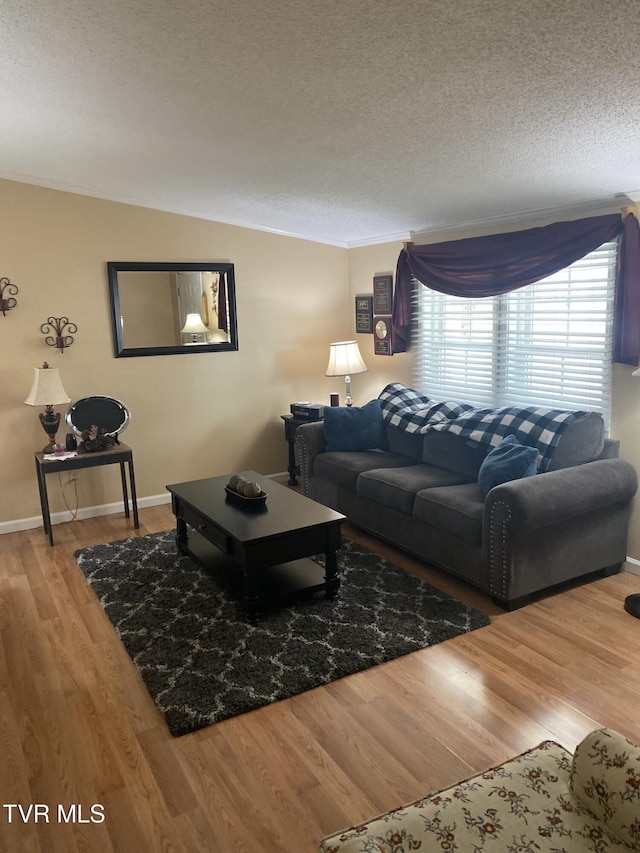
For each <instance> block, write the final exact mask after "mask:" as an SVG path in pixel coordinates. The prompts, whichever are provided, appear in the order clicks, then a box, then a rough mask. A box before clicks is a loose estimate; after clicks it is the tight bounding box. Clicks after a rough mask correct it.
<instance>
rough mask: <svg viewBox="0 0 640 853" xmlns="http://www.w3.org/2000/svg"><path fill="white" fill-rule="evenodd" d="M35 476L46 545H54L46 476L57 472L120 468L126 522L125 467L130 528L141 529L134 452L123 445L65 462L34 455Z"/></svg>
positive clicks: (78, 456) (71, 458) (83, 453)
mask: <svg viewBox="0 0 640 853" xmlns="http://www.w3.org/2000/svg"><path fill="white" fill-rule="evenodd" d="M35 457H36V474H37V477H38V491H39V493H40V507H41V509H42V522H43V524H44V532H45V533H46V534H47V535H48V536H49V544H50V545H53V525H52V524H51V515H50V513H49V497H48V495H47V474H54V473H57V472H58V471H75V470H78V469H79V468H97V467H99V466H101V465H114V464H116V463H118V464H119V465H120V476H121V479H122V497H123V500H124V514H125V516H126V518H129V495H128V490H127V476H126V469H125V466H127V467H128V469H129V484H130V486H131V506H132V507H133V524H134V527H135V528H136V530H137V529H138V528H139V527H140V524H139V522H138V500H137V497H136V481H135V476H134V473H133V451H132V450H131V448H130V447H127V445H126V444H115V445H114V446H113V447H110V448H109V450H99V451H96V452H94V453H89V452H87V451H83V450H79V451H78V452H77V454H76V455H75V456H71V457H69V458H68V459H45V458H44V454H43V453H36V454H35Z"/></svg>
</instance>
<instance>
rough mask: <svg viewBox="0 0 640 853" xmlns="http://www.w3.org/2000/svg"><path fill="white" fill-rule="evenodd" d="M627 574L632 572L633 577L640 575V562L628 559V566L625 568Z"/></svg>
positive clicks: (631, 558)
mask: <svg viewBox="0 0 640 853" xmlns="http://www.w3.org/2000/svg"><path fill="white" fill-rule="evenodd" d="M624 570H625V572H631V574H632V575H640V560H634V558H633V557H627V564H626V566H625V567H624Z"/></svg>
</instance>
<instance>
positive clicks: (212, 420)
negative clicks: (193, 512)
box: [0, 181, 640, 560]
mask: <svg viewBox="0 0 640 853" xmlns="http://www.w3.org/2000/svg"><path fill="white" fill-rule="evenodd" d="M0 200H1V202H2V203H1V204H0V229H1V231H0V233H2V248H3V251H2V254H1V256H0V258H1V261H0V264H1V266H0V276H8V277H9V278H10V279H11V280H12V281H13V282H15V284H17V285H18V287H19V289H20V292H19V293H18V295H17V299H18V305H17V307H16V308H15V309H14V310H13V311H12V312H10V313H9V314H8V315H7V316H6V317H2V316H0V324H1V326H0V328H1V330H2V334H1V335H0V365H1V367H0V371H1V373H0V378H1V382H0V401H1V403H2V418H0V440H1V442H2V448H3V452H4V459H3V462H2V477H1V485H2V488H1V489H0V530H1V529H3V527H4V528H5V529H6V528H7V527H8V525H7V524H3V523H7V522H13V521H15V520H19V519H27V518H35V517H37V516H38V515H39V503H38V496H37V488H36V482H35V472H34V464H33V455H32V454H33V451H34V450H39V449H41V448H42V447H43V446H44V444H45V442H46V436H45V433H44V431H43V430H42V427H41V426H40V423H39V421H38V417H37V410H35V409H31V408H29V407H27V406H25V405H23V401H24V400H25V398H26V396H27V394H28V392H29V389H30V387H31V382H32V374H33V368H34V367H36V366H41V365H42V362H43V361H44V360H45V359H46V360H48V361H49V363H50V364H52V365H54V366H57V367H59V368H60V371H61V376H62V379H63V382H64V386H65V388H66V390H67V393H68V394H69V396H70V397H71V398H72V400H77V399H79V398H80V397H83V396H86V395H88V394H110V395H113V396H115V397H118V398H119V399H121V400H123V401H124V402H125V403H127V405H128V406H129V407H130V408H131V411H132V421H131V424H130V426H129V428H128V430H127V432H126V433H125V435H124V437H123V439H124V440H125V441H126V443H127V444H129V445H131V446H132V447H133V449H134V452H135V465H136V476H137V481H138V482H137V485H138V493H139V496H140V497H141V498H145V497H152V496H155V495H164V494H166V492H165V486H166V485H167V484H168V483H174V482H180V481H184V480H188V479H195V478H197V477H202V476H213V475H216V474H224V473H228V472H230V471H232V470H241V469H245V468H254V469H256V470H258V471H260V472H262V473H266V474H270V473H278V472H282V471H284V470H285V468H286V464H287V448H286V443H285V442H284V438H283V427H282V421H281V419H280V415H281V414H284V413H286V412H287V411H288V409H289V404H290V403H291V402H292V401H295V400H301V399H304V400H311V401H313V402H321V403H322V402H325V403H326V402H328V395H329V393H330V392H331V391H338V392H339V393H340V395H341V399H343V398H344V396H343V395H344V382H343V380H342V379H329V378H326V377H325V376H324V371H325V369H326V365H327V358H328V344H329V343H330V342H331V341H334V340H344V339H352V338H355V339H356V340H357V341H358V343H359V345H360V349H361V352H362V355H363V358H364V361H365V363H366V364H367V366H368V368H369V372H368V373H365V374H360V375H357V376H354V377H353V388H352V390H353V395H354V398H355V403H356V405H358V404H362V403H365V402H366V401H367V400H370V399H372V398H373V397H375V396H377V394H378V392H379V391H380V389H381V388H382V387H383V386H384V385H385V384H386V383H387V382H392V381H402V382H406V383H407V384H411V379H412V375H411V366H412V356H411V354H410V353H404V354H399V355H396V356H393V357H392V358H389V357H386V356H376V355H374V354H373V340H372V336H371V335H364V334H357V335H356V334H355V333H354V325H355V312H354V299H355V296H356V295H357V294H361V293H371V292H372V282H373V276H374V275H377V274H384V273H394V272H395V265H396V261H397V258H398V253H399V251H400V249H401V248H402V246H401V243H399V242H392V243H384V244H380V245H374V246H368V247H364V248H355V249H350V250H346V249H340V248H336V247H332V246H326V245H323V244H319V243H313V242H311V241H306V240H298V239H294V238H289V237H283V236H279V235H275V234H268V233H263V232H260V231H254V230H251V229H245V228H239V227H236V226H231V225H223V224H220V223H215V222H207V221H204V220H199V219H194V218H190V217H186V216H178V215H175V214H169V213H163V212H159V211H152V210H147V209H144V208H139V207H134V206H130V205H123V204H118V203H115V202H108V201H102V200H98V199H92V198H87V197H84V196H79V195H73V194H70V193H63V192H58V191H55V190H46V189H41V188H38V187H33V186H29V185H27V184H19V183H14V182H10V181H0ZM537 224H540V223H537ZM520 227H526V224H523V225H521V226H520ZM485 230H487V229H485ZM501 230H506V229H504V228H502V229H501ZM478 233H479V232H478ZM456 236H469V234H468V233H467V234H465V235H462V234H455V233H452V234H447V235H442V236H439V237H438V239H452V238H454V237H456ZM425 242H426V241H425ZM108 260H118V261H125V260H131V261H135V260H141V261H179V260H184V261H231V262H233V263H234V264H235V274H236V287H237V308H238V338H239V343H240V348H239V350H238V352H230V353H200V354H195V355H172V356H155V357H142V358H119V359H116V358H114V356H113V345H112V336H111V325H110V318H109V298H108V288H107V276H106V262H107V261H108ZM61 315H68V317H69V319H70V320H71V321H72V322H74V323H76V324H77V325H78V333H77V334H76V335H75V343H74V344H73V345H72V346H71V347H70V348H69V349H68V350H66V351H65V352H64V354H60V353H59V352H58V351H57V350H55V349H53V348H51V347H47V346H46V345H45V343H44V335H42V334H41V333H40V325H41V324H42V323H43V322H45V321H46V319H47V317H49V316H57V317H59V316H61ZM631 373H632V368H630V367H625V366H622V365H616V367H615V369H614V387H613V417H612V425H611V434H612V436H613V437H615V438H619V439H620V441H621V454H622V455H623V456H624V457H625V458H627V459H628V460H629V461H630V462H632V464H634V465H635V466H636V468H637V469H638V470H640V442H638V441H637V433H638V425H639V422H640V378H632V377H631ZM58 408H59V409H64V407H58ZM64 432H65V430H64V429H63V428H61V429H60V432H59V438H62V437H63V436H64ZM67 479H68V475H67V474H63V475H62V482H63V484H64V483H65V482H66V480H67ZM77 488H78V494H79V503H80V506H81V507H91V506H99V505H102V504H105V503H111V502H117V501H118V500H119V499H120V490H119V489H120V487H119V478H118V474H117V468H116V467H113V468H103V469H98V470H96V471H82V472H80V473H79V474H78V476H77ZM49 490H50V497H51V503H52V510H53V511H62V510H63V509H64V501H63V499H62V494H61V490H60V486H59V485H58V482H57V478H56V477H50V478H49ZM65 493H66V495H67V500H68V502H69V501H70V502H71V504H72V505H74V504H75V496H74V494H73V489H72V488H70V487H69V486H66V487H65ZM629 555H630V556H631V557H634V558H635V559H639V560H640V510H639V509H638V508H636V510H635V512H634V515H633V518H632V524H631V535H630V544H629Z"/></svg>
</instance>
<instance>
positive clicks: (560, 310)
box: [413, 241, 617, 423]
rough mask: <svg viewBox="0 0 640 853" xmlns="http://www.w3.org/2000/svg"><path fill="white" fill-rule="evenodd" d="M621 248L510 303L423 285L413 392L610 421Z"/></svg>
mask: <svg viewBox="0 0 640 853" xmlns="http://www.w3.org/2000/svg"><path fill="white" fill-rule="evenodd" d="M616 254H617V242H615V241H614V242H611V243H605V244H604V245H603V246H601V247H600V248H599V249H596V250H595V251H593V252H591V253H590V254H589V255H587V256H585V257H584V258H582V259H580V260H579V261H576V262H575V263H574V264H572V265H571V266H570V267H567V268H566V269H564V270H561V271H560V272H557V273H555V274H554V275H552V276H549V277H548V278H546V279H543V280H542V281H539V282H536V283H535V284H531V285H529V286H527V287H523V288H520V289H519V290H515V291H513V292H512V293H508V294H505V295H503V296H495V297H485V298H484V299H463V298H461V297H455V296H446V295H444V294H441V293H437V292H436V291H434V290H430V289H429V288H427V287H424V286H423V285H421V284H419V283H418V282H416V283H415V287H414V297H413V299H414V302H413V320H414V323H413V348H414V352H415V360H414V385H415V387H416V388H418V389H419V390H420V391H422V392H423V393H425V394H428V395H429V396H430V397H433V398H434V399H438V400H460V401H466V402H470V403H474V404H477V405H484V406H509V405H517V404H520V403H521V404H525V405H534V404H535V405H544V406H553V407H556V408H563V409H586V410H589V411H597V412H601V413H602V414H603V416H604V418H605V420H606V422H607V423H608V422H609V414H610V407H611V359H612V347H613V299H614V288H615V270H616Z"/></svg>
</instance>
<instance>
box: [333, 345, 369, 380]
mask: <svg viewBox="0 0 640 853" xmlns="http://www.w3.org/2000/svg"><path fill="white" fill-rule="evenodd" d="M368 369H369V368H368V367H367V365H366V364H365V363H364V361H363V360H362V356H361V355H360V350H359V349H358V344H357V343H356V341H336V343H333V344H330V346H329V364H328V365H327V372H326V373H325V376H349V375H351V374H355V373H366V372H367V370H368Z"/></svg>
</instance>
